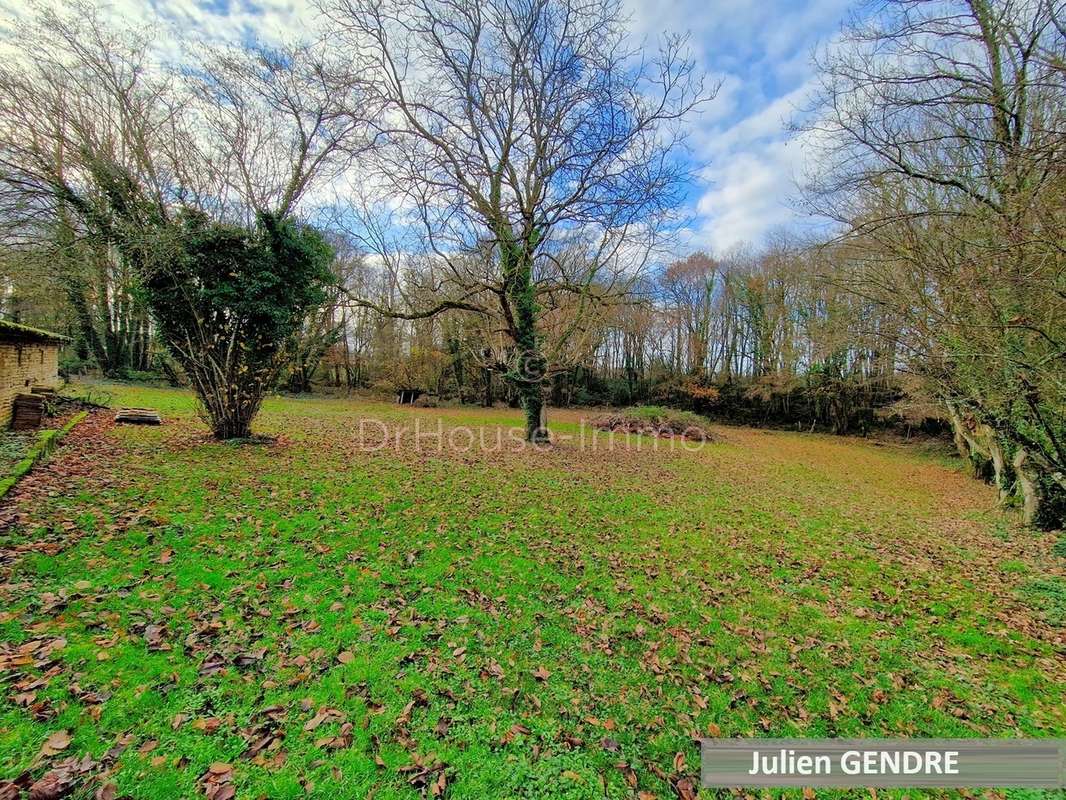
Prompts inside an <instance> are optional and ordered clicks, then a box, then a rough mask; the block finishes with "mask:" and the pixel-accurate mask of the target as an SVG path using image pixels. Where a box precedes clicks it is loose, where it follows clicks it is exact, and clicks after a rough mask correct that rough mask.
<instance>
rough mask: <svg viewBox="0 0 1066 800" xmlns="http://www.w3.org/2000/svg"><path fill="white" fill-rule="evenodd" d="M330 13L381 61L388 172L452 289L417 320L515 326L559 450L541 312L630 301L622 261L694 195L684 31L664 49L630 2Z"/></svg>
mask: <svg viewBox="0 0 1066 800" xmlns="http://www.w3.org/2000/svg"><path fill="white" fill-rule="evenodd" d="M327 12H328V13H329V15H330V17H331V18H332V19H333V20H334V21H335V23H336V24H337V26H338V27H339V28H340V29H341V30H342V31H343V32H344V33H345V35H346V37H347V39H348V40H349V41H350V42H353V44H354V46H356V47H358V48H360V50H361V51H363V48H365V52H368V53H369V54H370V58H371V60H372V64H373V74H375V75H376V76H377V78H378V80H377V82H376V84H375V90H376V93H377V99H378V101H379V103H380V105H381V108H382V110H383V114H382V117H381V122H380V134H381V141H382V144H383V146H382V147H381V148H380V150H379V151H378V154H377V155H378V158H379V170H378V171H379V173H380V178H379V180H380V181H381V182H382V185H383V186H384V187H385V188H386V189H387V190H388V191H389V192H390V193H391V195H392V196H393V197H394V198H401V199H402V204H403V205H404V206H405V207H407V208H410V209H412V210H413V212H414V214H415V215H416V217H417V222H418V223H419V224H420V225H421V227H422V229H423V231H424V236H425V240H426V242H427V243H428V246H429V248H430V250H431V251H432V252H433V254H434V255H435V257H436V259H437V260H438V261H439V264H440V269H439V270H437V271H436V276H437V280H439V281H440V282H441V284H440V288H441V290H442V296H441V297H440V299H439V300H438V301H437V302H435V303H433V304H431V305H429V306H428V307H425V308H421V309H418V310H417V311H415V312H413V313H415V314H417V315H421V316H428V315H432V314H436V313H440V312H442V311H445V310H449V309H458V310H465V311H470V312H473V313H477V314H482V315H485V316H489V317H492V318H496V319H499V320H500V321H501V322H502V325H501V328H502V334H503V335H504V336H505V337H506V339H507V342H506V348H505V349H506V354H505V358H504V359H503V360H502V362H501V367H503V371H504V377H505V378H506V379H507V380H508V381H510V382H511V383H512V385H513V386H515V388H516V390H517V391H518V392H519V393H520V395H521V398H522V404H523V407H524V409H525V414H526V428H527V437H528V438H529V440H530V441H543V440H545V439H546V438H547V430H546V428H545V425H544V419H543V407H544V381H545V377H546V376H547V374H548V372H549V369H550V367H551V365H550V363H549V359H548V356H547V354H546V352H545V349H544V337H543V331H542V330H541V329H540V328H539V327H538V317H539V312H540V309H541V308H542V305H543V304H544V303H545V302H546V298H548V297H549V296H550V295H553V294H557V293H563V292H565V293H569V294H572V295H574V296H575V298H577V299H576V300H575V301H574V306H575V308H576V310H577V311H578V314H579V315H580V313H581V312H582V310H583V309H584V308H586V307H587V306H588V305H590V304H594V303H596V302H598V300H596V299H595V298H597V297H600V298H604V297H607V296H610V295H612V294H616V293H617V292H616V291H615V290H616V288H617V286H618V285H619V282H620V279H621V278H622V277H623V273H624V271H625V268H624V266H623V265H622V263H621V262H629V265H630V266H634V265H639V264H640V263H642V261H643V258H644V255H643V253H646V245H647V243H648V242H649V241H651V240H653V239H654V238H655V237H656V236H657V235H659V234H661V233H662V231H663V230H664V228H665V227H666V226H667V225H668V224H669V222H670V219H671V213H672V212H673V211H674V209H675V208H676V207H677V205H678V203H679V201H680V199H681V195H680V192H681V189H682V187H683V182H684V178H685V168H684V167H683V166H682V164H681V162H680V161H679V159H678V158H677V155H678V151H679V148H680V146H681V143H682V139H683V129H682V122H683V120H684V119H685V117H686V115H687V114H688V113H689V112H690V111H691V110H692V109H693V108H694V107H695V106H696V105H697V104H698V103H699V102H701V101H702V100H704V99H706V98H707V96H708V94H709V93H707V92H705V91H704V89H703V86H702V82H701V80H700V79H699V77H698V76H697V75H696V73H695V71H694V68H693V63H692V62H691V61H690V60H688V59H687V58H686V57H685V56H684V54H683V50H684V41H683V39H681V38H670V39H668V40H667V41H666V43H665V45H664V47H663V49H662V51H661V52H660V53H659V54H658V55H657V56H655V57H648V56H647V55H646V54H645V53H644V52H643V51H642V50H641V49H640V48H635V47H633V46H632V45H630V43H629V40H628V37H627V31H626V28H625V25H624V18H623V16H622V11H621V5H620V4H619V3H618V2H616V0H593V1H592V2H579V1H578V0H532V2H526V1H525V0H489V2H478V1H477V0H383V1H382V2H379V1H378V0H336V2H330V3H329V4H328V5H327ZM594 287H595V288H594ZM383 310H384V311H389V310H388V309H383ZM579 318H580V316H579ZM565 327H566V326H564V329H565ZM577 327H579V326H577ZM575 329H576V328H575ZM560 341H563V342H565V341H566V337H563V339H562V340H560ZM559 349H560V350H562V349H565V346H564V347H563V348H559Z"/></svg>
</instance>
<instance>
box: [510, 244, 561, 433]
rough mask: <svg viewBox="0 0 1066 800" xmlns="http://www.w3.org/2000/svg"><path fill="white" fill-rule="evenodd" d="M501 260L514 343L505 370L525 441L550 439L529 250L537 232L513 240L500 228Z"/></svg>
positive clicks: (545, 370)
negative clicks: (511, 360)
mask: <svg viewBox="0 0 1066 800" xmlns="http://www.w3.org/2000/svg"><path fill="white" fill-rule="evenodd" d="M501 234H502V235H501V236H500V260H501V267H502V272H503V276H504V293H505V295H506V298H507V302H508V303H509V304H510V311H511V315H510V319H511V321H512V322H511V336H512V338H513V339H514V343H515V358H516V361H515V363H514V364H513V365H512V366H511V369H510V370H509V371H508V373H507V378H508V381H509V382H510V383H511V384H512V385H513V386H514V387H515V390H516V391H517V392H518V396H519V399H520V400H521V404H522V410H523V411H525V414H526V441H528V442H530V443H533V444H542V443H546V442H548V441H549V436H548V428H547V424H546V423H547V419H546V416H545V408H544V381H545V379H546V377H547V372H548V370H547V366H548V365H547V363H546V360H545V358H544V355H543V354H542V353H541V352H540V342H539V341H538V337H537V299H536V293H535V292H534V288H533V262H532V256H531V253H532V250H533V247H534V246H535V244H536V233H530V234H529V236H528V237H527V240H528V241H523V242H521V243H518V242H515V241H514V240H513V239H512V238H511V232H510V231H509V230H504V231H501Z"/></svg>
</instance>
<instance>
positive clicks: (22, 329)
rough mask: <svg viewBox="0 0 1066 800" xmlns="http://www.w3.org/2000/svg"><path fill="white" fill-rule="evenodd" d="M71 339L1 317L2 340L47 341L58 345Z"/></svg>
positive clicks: (0, 339) (0, 330)
mask: <svg viewBox="0 0 1066 800" xmlns="http://www.w3.org/2000/svg"><path fill="white" fill-rule="evenodd" d="M69 340H70V337H67V336H63V335H61V334H58V333H52V332H51V331H42V330H41V329H40V328H31V327H30V326H29V325H19V324H18V323H17V322H8V321H7V320H6V319H0V341H5V342H45V343H48V344H57V345H58V344H63V343H64V342H66V341H69Z"/></svg>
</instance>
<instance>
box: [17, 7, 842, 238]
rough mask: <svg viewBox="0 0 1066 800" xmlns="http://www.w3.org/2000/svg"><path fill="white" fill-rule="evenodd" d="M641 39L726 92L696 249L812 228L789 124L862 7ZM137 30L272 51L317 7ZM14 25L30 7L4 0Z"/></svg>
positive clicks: (691, 27) (718, 15)
mask: <svg viewBox="0 0 1066 800" xmlns="http://www.w3.org/2000/svg"><path fill="white" fill-rule="evenodd" d="M623 2H624V3H625V4H626V7H627V8H628V9H629V11H630V13H631V15H632V22H633V30H634V34H635V35H636V36H639V37H642V38H645V39H647V41H648V42H649V44H653V43H654V40H655V38H656V37H657V36H658V35H659V34H661V33H663V32H664V31H671V32H688V33H689V34H690V46H691V47H692V49H693V52H694V55H695V56H696V58H697V60H698V62H699V64H700V65H701V67H702V68H703V70H704V71H705V72H706V73H707V74H708V75H709V76H710V78H711V79H712V80H721V81H722V87H721V90H720V91H719V94H718V97H717V98H716V99H715V100H714V101H713V102H712V103H710V104H709V105H708V106H707V107H706V108H705V109H704V111H703V113H702V114H701V115H700V116H699V117H698V118H697V119H695V120H694V121H693V126H692V135H691V139H690V145H691V147H692V152H693V157H694V158H695V159H696V161H697V163H698V164H700V165H702V166H701V170H700V180H699V182H698V183H697V184H696V185H694V186H693V187H692V191H691V203H692V209H691V211H692V223H691V230H690V232H689V237H688V238H689V243H690V246H692V247H703V248H706V249H708V250H711V251H714V252H718V253H721V252H723V251H725V250H727V249H729V248H730V247H733V246H735V245H738V244H741V243H745V242H747V243H751V244H753V245H758V244H759V243H761V242H762V241H763V240H764V239H765V237H766V235H767V234H768V233H770V232H772V231H773V230H775V229H778V228H783V227H791V228H795V227H798V226H801V225H802V224H803V219H802V218H801V217H800V216H799V215H797V214H796V213H795V212H794V211H793V210H792V208H791V205H790V198H791V197H792V196H793V195H794V193H795V182H796V180H797V179H798V178H799V177H801V176H802V173H803V169H804V148H803V145H802V143H801V142H799V141H796V140H793V139H791V138H790V136H789V134H788V131H787V123H788V121H789V119H790V118H791V117H792V116H793V115H794V114H795V112H796V110H797V108H799V107H800V106H802V103H803V99H804V97H805V96H806V95H807V93H808V92H809V91H810V88H811V85H812V84H811V81H812V74H813V71H812V67H811V63H810V57H811V53H812V51H813V49H814V48H816V47H817V46H818V45H819V44H821V43H824V42H827V41H828V40H830V39H831V38H832V37H833V35H834V34H835V33H836V32H837V31H838V30H839V28H840V23H841V21H842V19H843V18H844V17H845V15H846V14H847V13H848V10H849V7H850V6H853V4H854V0H809V1H808V2H789V0H758V1H757V2H741V1H740V0H659V1H658V2H652V1H651V0H623ZM108 4H109V5H110V6H111V10H112V11H113V12H114V13H115V14H116V16H119V17H121V18H124V19H126V20H128V21H143V22H146V23H150V22H153V21H154V20H159V19H162V21H164V22H166V23H170V24H171V25H172V26H173V27H174V28H175V29H177V30H178V31H182V30H195V31H197V32H200V33H206V34H207V35H208V36H210V37H219V38H231V39H244V38H247V37H249V36H255V37H258V38H260V39H264V40H267V41H271V40H276V39H278V38H288V37H290V36H292V35H293V34H299V33H300V32H301V31H303V30H306V29H307V28H308V27H309V26H310V25H311V24H312V23H313V21H314V20H315V18H316V16H317V12H316V11H315V9H314V8H313V6H312V4H311V0H111V2H110V3H108ZM0 11H2V12H3V16H4V17H7V18H11V17H15V16H18V15H19V14H20V13H25V11H26V7H25V4H24V2H23V0H0Z"/></svg>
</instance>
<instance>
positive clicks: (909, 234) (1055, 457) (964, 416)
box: [812, 0, 1066, 525]
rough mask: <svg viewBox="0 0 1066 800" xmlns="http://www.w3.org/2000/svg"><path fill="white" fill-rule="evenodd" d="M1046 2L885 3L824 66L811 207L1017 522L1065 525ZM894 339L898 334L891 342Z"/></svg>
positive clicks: (1062, 119) (1050, 5)
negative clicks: (834, 227)
mask: <svg viewBox="0 0 1066 800" xmlns="http://www.w3.org/2000/svg"><path fill="white" fill-rule="evenodd" d="M1057 5H1058V4H1057V3H1056V2H1054V0H952V1H951V2H945V3H928V2H916V1H915V0H892V2H888V3H885V4H884V5H883V6H880V7H879V8H878V10H877V13H875V14H874V15H873V16H871V17H869V18H868V19H865V20H863V21H860V22H857V23H856V24H854V25H853V26H852V27H851V28H849V29H848V30H847V31H846V34H845V36H844V37H843V40H842V43H840V44H839V46H837V47H835V48H834V49H833V50H832V51H830V52H829V53H828V54H827V56H826V57H825V58H824V59H823V63H822V75H823V91H822V94H821V98H820V99H821V103H820V105H819V109H818V111H819V113H818V115H817V117H816V118H815V123H814V124H813V126H812V128H813V130H814V132H815V134H816V140H817V141H819V142H821V143H822V144H824V145H825V147H826V150H825V152H824V153H823V155H824V156H825V164H826V165H827V167H828V169H826V170H825V171H824V172H823V173H822V174H821V175H820V176H818V179H817V180H816V181H815V182H814V189H815V191H814V193H813V194H812V198H813V199H814V200H815V201H816V208H817V209H818V210H819V211H821V212H825V213H829V214H830V215H832V216H834V217H836V218H837V219H839V220H840V221H841V222H843V223H844V224H845V225H846V230H847V231H848V236H847V239H848V240H849V241H850V243H851V244H852V245H854V246H853V247H851V249H850V250H849V254H850V256H851V258H852V260H853V263H854V267H855V268H854V270H853V271H852V273H851V276H850V278H851V286H852V288H853V289H854V290H855V291H857V292H860V293H862V294H863V295H864V296H866V297H869V298H871V299H874V300H875V301H877V302H879V303H881V304H883V305H884V306H886V307H887V308H890V309H892V311H893V312H894V314H895V315H896V316H897V318H898V319H899V320H900V323H901V324H900V326H899V327H897V328H896V329H895V330H893V331H892V334H893V336H898V337H899V338H900V341H899V342H898V344H899V345H900V350H899V352H900V353H901V354H903V355H905V356H909V358H908V361H909V365H910V366H911V367H913V368H915V369H917V370H919V371H920V372H921V373H922V374H923V375H924V376H925V377H926V378H927V380H928V381H929V382H930V383H931V385H932V386H933V388H934V390H935V392H936V393H937V395H938V396H939V397H940V398H941V400H942V401H943V402H944V403H945V404H946V406H947V407H948V409H949V410H950V412H951V414H952V417H953V419H954V422H955V425H956V431H957V433H958V440H959V441H960V443H962V444H963V445H964V449H965V450H966V454H967V455H970V456H971V457H973V458H974V459H975V461H977V462H978V465H979V467H980V468H981V469H983V468H984V466H983V465H984V463H986V462H987V463H989V466H990V469H991V471H992V472H993V474H994V480H995V481H996V483H997V484H998V485H999V487H1000V489H1001V491H1002V493H1003V496H1004V498H1008V497H1011V496H1013V495H1015V494H1019V495H1021V496H1022V498H1023V502H1024V506H1025V509H1026V515H1027V517H1028V518H1029V519H1032V520H1035V521H1038V522H1043V523H1044V524H1050V525H1055V524H1061V522H1062V519H1063V516H1064V515H1066V414H1064V409H1066V327H1064V324H1066V283H1064V277H1066V269H1064V267H1066V261H1064V252H1063V248H1062V241H1063V234H1064V231H1066V228H1064V225H1063V223H1064V214H1063V211H1064V206H1063V199H1064V198H1063V189H1062V187H1063V180H1064V177H1066V175H1064V169H1063V164H1064V163H1066V161H1064V159H1066V73H1064V72H1063V68H1062V65H1063V63H1064V61H1063V54H1064V52H1066V40H1064V39H1063V37H1062V31H1061V27H1059V26H1058V25H1057V20H1059V19H1061V16H1060V15H1061V8H1058V7H1057ZM900 334H902V336H900Z"/></svg>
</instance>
